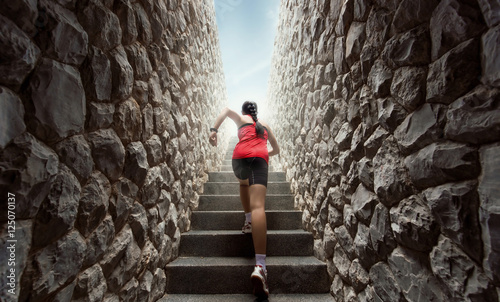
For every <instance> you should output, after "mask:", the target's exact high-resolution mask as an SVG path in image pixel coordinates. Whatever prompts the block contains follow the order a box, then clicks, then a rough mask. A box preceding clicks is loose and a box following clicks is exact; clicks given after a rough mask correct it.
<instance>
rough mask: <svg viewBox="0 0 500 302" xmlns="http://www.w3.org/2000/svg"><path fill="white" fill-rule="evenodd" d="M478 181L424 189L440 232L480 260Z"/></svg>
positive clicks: (481, 247)
mask: <svg viewBox="0 0 500 302" xmlns="http://www.w3.org/2000/svg"><path fill="white" fill-rule="evenodd" d="M476 190H477V182H476V181H467V182H459V183H449V184H444V185H441V186H437V187H434V188H429V189H427V190H425V191H424V192H423V195H424V197H425V200H426V201H427V205H428V206H429V208H430V209H431V212H432V215H433V216H434V218H435V219H436V221H437V222H438V223H439V225H440V226H441V232H442V233H443V234H444V235H445V236H447V237H448V238H450V239H451V240H453V242H454V243H455V244H457V245H458V246H459V247H460V248H461V249H462V250H464V251H465V252H466V253H467V254H468V255H469V256H470V257H471V258H472V259H474V260H476V261H478V262H480V261H481V255H482V250H483V246H482V242H481V229H480V227H479V221H478V216H477V213H478V210H479V196H478V194H477V191H476Z"/></svg>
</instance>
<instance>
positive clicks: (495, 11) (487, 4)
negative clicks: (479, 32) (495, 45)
mask: <svg viewBox="0 0 500 302" xmlns="http://www.w3.org/2000/svg"><path fill="white" fill-rule="evenodd" d="M477 2H478V4H479V6H480V7H481V11H482V12H483V17H484V20H485V21H486V24H487V25H488V27H493V26H495V25H497V24H498V23H500V1H499V0H478V1H477Z"/></svg>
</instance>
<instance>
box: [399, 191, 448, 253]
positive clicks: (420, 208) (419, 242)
mask: <svg viewBox="0 0 500 302" xmlns="http://www.w3.org/2000/svg"><path fill="white" fill-rule="evenodd" d="M390 214H391V228H392V231H393V233H394V237H395V239H396V241H397V242H398V243H399V244H401V245H404V246H405V247H409V248H411V249H413V250H416V251H430V250H431V249H432V247H433V246H434V245H435V244H436V242H437V237H438V235H439V228H438V224H437V222H436V220H435V219H434V217H433V216H432V214H431V211H430V209H429V207H428V206H427V205H426V204H425V202H424V201H423V200H422V198H420V197H419V196H418V195H413V196H410V197H408V198H406V199H404V200H402V201H401V202H400V203H399V204H398V206H397V207H393V208H391V210H390Z"/></svg>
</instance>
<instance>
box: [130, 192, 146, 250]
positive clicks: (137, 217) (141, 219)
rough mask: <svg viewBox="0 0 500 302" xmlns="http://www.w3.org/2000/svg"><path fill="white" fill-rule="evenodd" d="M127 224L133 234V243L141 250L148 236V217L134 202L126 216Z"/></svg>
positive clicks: (140, 206) (139, 205)
mask: <svg viewBox="0 0 500 302" xmlns="http://www.w3.org/2000/svg"><path fill="white" fill-rule="evenodd" d="M128 223H129V225H130V228H131V229H132V233H133V234H134V238H135V241H136V242H137V244H139V246H140V247H141V248H142V247H144V243H145V242H146V239H147V235H148V217H147V216H146V210H145V209H144V207H143V206H142V205H141V204H140V203H138V202H136V203H134V205H133V207H132V209H131V211H130V214H129V216H128Z"/></svg>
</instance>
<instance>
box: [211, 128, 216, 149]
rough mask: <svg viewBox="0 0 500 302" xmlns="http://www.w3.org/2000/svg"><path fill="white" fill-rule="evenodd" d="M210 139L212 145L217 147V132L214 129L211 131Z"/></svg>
mask: <svg viewBox="0 0 500 302" xmlns="http://www.w3.org/2000/svg"><path fill="white" fill-rule="evenodd" d="M209 141H210V145H212V146H214V147H217V132H215V131H212V133H210V139H209Z"/></svg>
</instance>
